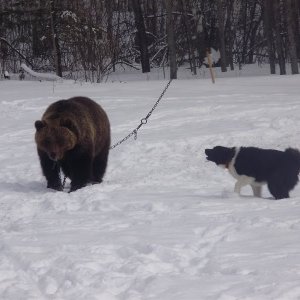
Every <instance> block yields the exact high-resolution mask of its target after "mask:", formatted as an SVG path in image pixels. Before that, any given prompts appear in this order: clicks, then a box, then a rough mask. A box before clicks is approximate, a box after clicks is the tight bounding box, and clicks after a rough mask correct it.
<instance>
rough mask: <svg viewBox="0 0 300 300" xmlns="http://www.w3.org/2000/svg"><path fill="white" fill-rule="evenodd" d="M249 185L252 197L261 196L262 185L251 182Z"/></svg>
mask: <svg viewBox="0 0 300 300" xmlns="http://www.w3.org/2000/svg"><path fill="white" fill-rule="evenodd" d="M251 187H252V191H253V195H254V197H258V198H261V190H262V187H261V186H259V185H253V184H251Z"/></svg>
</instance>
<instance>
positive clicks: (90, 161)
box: [35, 97, 110, 192]
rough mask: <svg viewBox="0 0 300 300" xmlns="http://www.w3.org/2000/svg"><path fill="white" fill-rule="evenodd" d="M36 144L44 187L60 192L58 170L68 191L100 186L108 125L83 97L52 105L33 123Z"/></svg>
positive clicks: (105, 162)
mask: <svg viewBox="0 0 300 300" xmlns="http://www.w3.org/2000/svg"><path fill="white" fill-rule="evenodd" d="M35 128H36V133H35V141H36V144H37V151H38V155H39V158H40V163H41V167H42V171H43V174H44V176H45V177H46V180H47V187H48V188H52V189H55V190H62V189H63V186H62V183H61V179H60V176H59V173H60V169H62V171H63V173H64V174H65V176H66V177H68V178H70V179H71V189H70V192H72V191H75V190H77V189H80V188H82V187H84V186H85V185H87V184H88V183H100V182H102V178H103V176H104V173H105V170H106V166H107V159H108V152H109V148H110V124H109V120H108V117H107V115H106V113H105V111H104V110H103V109H102V108H101V106H100V105H99V104H97V103H96V102H94V101H93V100H91V99H89V98H85V97H74V98H71V99H68V100H59V101H57V102H55V103H53V104H51V105H50V106H49V107H48V108H47V110H46V111H45V113H44V114H43V116H42V120H40V121H36V122H35Z"/></svg>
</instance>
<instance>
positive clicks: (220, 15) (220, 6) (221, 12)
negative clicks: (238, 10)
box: [217, 0, 227, 72]
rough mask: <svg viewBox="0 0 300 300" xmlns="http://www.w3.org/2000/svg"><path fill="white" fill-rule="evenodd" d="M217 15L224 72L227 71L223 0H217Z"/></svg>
mask: <svg viewBox="0 0 300 300" xmlns="http://www.w3.org/2000/svg"><path fill="white" fill-rule="evenodd" d="M217 16H218V24H219V41H220V57H221V70H222V72H227V67H226V65H227V64H226V44H225V23H224V7H223V0H217Z"/></svg>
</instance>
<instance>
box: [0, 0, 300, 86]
mask: <svg viewBox="0 0 300 300" xmlns="http://www.w3.org/2000/svg"><path fill="white" fill-rule="evenodd" d="M299 15H300V0H0V71H1V73H3V72H4V71H5V70H7V71H8V72H11V73H18V72H19V69H20V64H21V63H22V62H25V63H26V64H28V65H29V66H30V67H31V68H32V69H33V70H35V71H38V72H46V71H53V72H56V74H57V75H58V76H62V77H64V78H74V79H77V78H79V77H83V78H84V79H85V80H86V81H91V82H101V81H102V80H103V78H104V76H107V75H108V74H110V73H111V72H114V71H116V69H117V68H120V67H124V68H128V67H129V68H135V69H140V71H141V72H144V73H146V72H150V70H151V69H153V68H162V67H165V66H168V67H170V70H171V73H170V77H171V78H176V76H177V75H176V71H177V68H178V67H180V66H183V65H184V66H187V67H188V68H189V69H190V71H191V72H192V73H193V74H197V71H198V69H199V68H200V67H201V66H203V65H205V57H206V53H207V51H210V49H212V48H213V49H215V50H217V51H219V53H220V59H219V61H217V62H216V63H215V66H219V67H221V70H222V72H226V71H227V70H228V69H231V70H233V69H234V68H242V67H243V65H245V64H253V63H261V64H264V63H266V64H269V65H270V73H271V74H275V73H277V74H282V75H284V74H286V66H287V64H290V65H291V71H292V74H298V73H299V68H298V62H299V58H300V20H299Z"/></svg>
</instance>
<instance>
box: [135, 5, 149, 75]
mask: <svg viewBox="0 0 300 300" xmlns="http://www.w3.org/2000/svg"><path fill="white" fill-rule="evenodd" d="M132 8H133V12H134V18H135V25H136V29H137V39H138V44H139V48H140V52H141V64H142V72H143V73H147V72H150V62H149V53H148V42H147V35H146V28H145V22H144V17H143V12H142V7H141V2H140V0H132Z"/></svg>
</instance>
